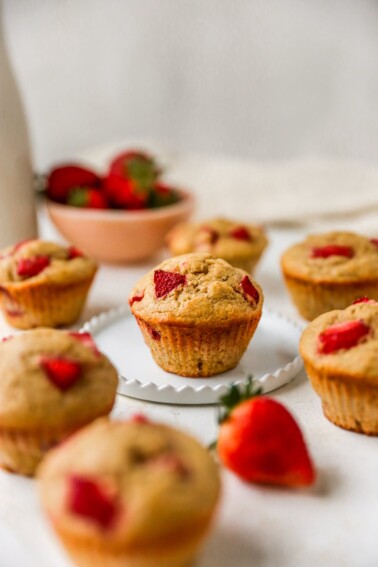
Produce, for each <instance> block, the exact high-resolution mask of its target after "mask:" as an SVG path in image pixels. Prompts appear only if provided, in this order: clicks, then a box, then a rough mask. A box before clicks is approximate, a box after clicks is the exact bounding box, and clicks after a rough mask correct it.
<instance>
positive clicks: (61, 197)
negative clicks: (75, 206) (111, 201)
mask: <svg viewBox="0 0 378 567" xmlns="http://www.w3.org/2000/svg"><path fill="white" fill-rule="evenodd" d="M100 185H101V178H100V177H99V176H98V175H97V174H96V173H94V171H91V170H90V169H87V168H85V167H81V166H79V165H76V164H67V165H61V166H59V167H55V168H54V169H52V170H51V171H50V173H49V175H48V176H47V188H46V191H47V196H48V197H49V198H50V199H52V200H53V201H58V202H59V203H65V202H66V201H67V198H68V194H69V193H70V191H71V189H73V188H75V187H92V188H95V187H100Z"/></svg>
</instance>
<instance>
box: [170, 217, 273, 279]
mask: <svg viewBox="0 0 378 567" xmlns="http://www.w3.org/2000/svg"><path fill="white" fill-rule="evenodd" d="M267 244H268V240H267V237H266V235H265V232H264V229H263V227H262V226H258V225H252V224H243V223H240V222H237V221H231V220H227V219H223V218H216V219H211V220H208V221H204V222H202V223H197V224H195V223H181V224H179V225H177V226H175V227H174V228H173V229H172V230H171V232H170V233H169V234H168V236H167V246H168V248H169V251H170V252H171V254H172V256H178V255H181V254H187V253H189V252H208V253H211V254H213V256H216V257H217V258H223V260H226V261H227V262H229V263H230V264H231V265H232V266H235V267H236V268H241V269H242V270H246V271H247V272H253V271H254V269H255V267H256V264H257V263H258V261H259V260H260V257H261V255H262V253H263V252H264V249H265V248H266V246H267Z"/></svg>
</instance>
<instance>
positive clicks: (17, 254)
mask: <svg viewBox="0 0 378 567" xmlns="http://www.w3.org/2000/svg"><path fill="white" fill-rule="evenodd" d="M96 270H97V266H96V264H95V262H94V261H93V260H91V259H90V258H88V257H86V256H84V254H82V253H81V252H80V251H79V250H77V249H76V248H73V247H69V248H66V247H64V246H59V245H58V244H54V243H52V242H45V241H43V240H29V241H25V242H20V243H19V244H16V245H15V246H13V247H11V248H7V249H6V250H3V251H2V252H0V292H1V293H0V296H1V308H2V311H3V314H4V317H5V318H6V320H7V322H8V323H9V324H10V325H12V326H13V327H17V328H18V329H30V328H33V327H58V326H60V325H70V324H72V323H74V322H75V321H76V320H77V319H78V318H79V316H80V313H81V311H82V308H83V306H84V303H85V300H86V297H87V294H88V291H89V288H90V286H91V283H92V281H93V278H94V276H95V273H96Z"/></svg>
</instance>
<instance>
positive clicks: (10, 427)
mask: <svg viewBox="0 0 378 567" xmlns="http://www.w3.org/2000/svg"><path fill="white" fill-rule="evenodd" d="M0 376H1V380H0V466H1V467H3V468H5V469H7V470H9V471H12V472H18V473H20V474H25V475H33V474H34V471H35V468H36V466H37V465H38V463H39V461H40V460H41V459H42V457H43V455H44V454H45V452H46V451H47V450H48V449H49V448H50V447H52V446H53V445H55V444H56V443H58V442H59V441H61V440H62V439H64V438H65V437H67V436H68V435H70V434H71V433H72V432H73V431H76V430H77V429H79V428H80V427H82V426H83V425H86V424H88V423H89V422H91V421H92V420H94V419H95V418H97V417H100V416H103V415H107V414H108V413H109V412H110V410H111V409H112V407H113V404H114V400H115V395H116V388H117V384H118V377H117V372H116V370H115V368H114V367H113V365H112V364H111V363H110V362H109V360H108V359H107V358H106V357H105V356H104V355H102V354H101V353H100V352H99V351H98V350H97V348H96V345H95V344H94V343H93V341H92V338H91V336H90V335H89V334H88V333H68V332H65V331H57V330H54V329H36V330H31V331H26V332H25V333H23V334H20V335H17V336H13V337H9V338H8V339H6V340H5V341H3V342H1V343H0Z"/></svg>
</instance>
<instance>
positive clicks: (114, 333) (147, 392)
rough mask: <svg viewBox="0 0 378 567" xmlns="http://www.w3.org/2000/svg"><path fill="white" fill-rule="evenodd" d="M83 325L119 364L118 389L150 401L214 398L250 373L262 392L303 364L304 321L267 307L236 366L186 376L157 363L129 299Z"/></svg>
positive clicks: (208, 401) (203, 401)
mask: <svg viewBox="0 0 378 567" xmlns="http://www.w3.org/2000/svg"><path fill="white" fill-rule="evenodd" d="M81 330H82V331H87V332H90V333H92V335H93V336H94V338H95V340H96V343H97V345H98V347H99V349H100V350H101V351H102V352H103V353H104V354H106V355H107V356H108V357H109V358H110V359H111V360H112V362H113V363H114V365H115V366H116V367H117V369H118V372H119V375H120V384H119V388H118V393H119V394H124V395H125V396H129V397H131V398H138V399H140V400H148V401H151V402H162V403H169V404H189V405H197V404H215V403H217V401H218V399H219V397H220V396H221V395H222V394H224V393H225V392H226V390H227V388H228V387H229V386H230V385H231V384H234V383H236V384H240V383H242V382H244V381H245V380H246V378H247V376H248V375H249V374H253V376H254V378H256V379H257V380H258V381H259V382H260V384H261V386H262V388H263V391H264V392H271V391H272V390H275V389H276V388H279V387H280V386H283V385H284V384H287V383H288V382H290V380H292V379H293V378H294V376H295V375H296V374H297V373H298V372H299V371H300V370H301V368H302V366H303V362H302V359H301V358H300V356H298V341H299V337H300V333H301V329H300V327H299V326H297V325H296V324H295V323H293V322H292V321H290V320H288V319H286V318H285V317H283V316H282V315H280V314H279V313H275V312H274V311H269V310H264V313H263V316H262V318H261V321H260V323H259V326H258V328H257V331H256V333H255V335H254V337H253V339H252V341H251V343H250V344H249V346H248V348H247V350H246V352H245V353H244V355H243V357H242V359H241V361H240V362H239V364H238V365H237V366H236V368H234V369H233V370H229V371H228V372H224V373H223V374H218V375H217V376H213V377H212V378H184V377H182V376H178V375H177V374H170V373H169V372H165V371H164V370H162V369H161V368H160V367H159V366H157V364H156V363H155V362H154V360H153V358H152V356H151V354H150V351H149V349H148V347H147V346H146V345H145V343H144V341H143V337H142V334H141V332H140V330H139V327H138V325H137V323H136V321H135V319H134V317H132V316H131V314H130V312H129V308H128V306H127V305H122V306H120V307H117V308H115V309H112V310H110V311H107V312H105V313H101V314H100V315H98V316H96V317H93V318H92V319H91V320H90V321H89V322H88V323H85V325H84V326H83V327H82V329H81Z"/></svg>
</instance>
